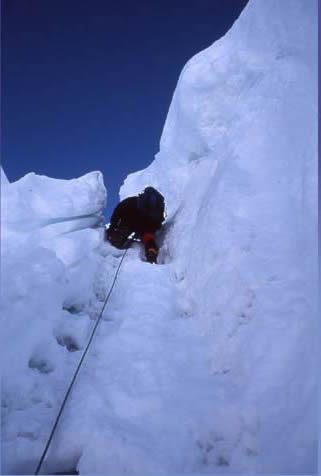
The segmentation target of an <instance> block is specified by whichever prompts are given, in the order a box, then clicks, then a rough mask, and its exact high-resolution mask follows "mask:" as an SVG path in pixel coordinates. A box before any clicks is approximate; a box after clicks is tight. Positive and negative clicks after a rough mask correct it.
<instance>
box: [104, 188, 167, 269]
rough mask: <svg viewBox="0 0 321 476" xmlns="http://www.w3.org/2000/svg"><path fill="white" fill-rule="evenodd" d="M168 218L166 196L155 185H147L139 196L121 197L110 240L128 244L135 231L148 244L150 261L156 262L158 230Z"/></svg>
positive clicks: (110, 229) (123, 245)
mask: <svg viewBox="0 0 321 476" xmlns="http://www.w3.org/2000/svg"><path fill="white" fill-rule="evenodd" d="M164 220H165V203H164V197H163V195H162V194H161V193H160V192H158V191H157V190H156V189H155V188H153V187H146V188H145V190H144V191H143V192H142V193H140V194H139V195H138V196H133V197H128V198H125V200H122V201H121V202H120V203H119V204H118V205H117V207H116V208H115V210H114V212H113V214H112V216H111V219H110V227H109V228H108V230H107V239H108V240H109V241H110V243H111V244H112V245H113V246H116V248H120V249H123V248H126V247H128V243H129V242H128V237H129V236H130V235H131V234H132V233H135V236H136V237H137V238H139V239H140V240H141V241H142V242H143V244H144V247H145V256H146V259H147V261H148V262H150V263H157V255H158V246H157V244H156V239H155V232H156V231H158V230H159V229H160V228H161V226H162V223H163V221H164Z"/></svg>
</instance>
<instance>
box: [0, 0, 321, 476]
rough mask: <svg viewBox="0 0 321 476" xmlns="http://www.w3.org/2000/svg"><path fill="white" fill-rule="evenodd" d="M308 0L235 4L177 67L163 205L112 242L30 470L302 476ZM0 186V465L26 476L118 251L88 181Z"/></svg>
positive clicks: (97, 183)
mask: <svg viewBox="0 0 321 476" xmlns="http://www.w3.org/2000/svg"><path fill="white" fill-rule="evenodd" d="M316 21H317V2H316V0H309V1H306V0H282V2H280V1H279V0H269V1H268V2H266V1H265V0H255V1H254V0H250V2H249V3H248V5H247V7H246V8H245V10H244V11H243V13H242V14H241V16H240V18H239V19H238V20H237V21H236V22H235V24H234V25H233V27H232V28H231V30H230V31H229V32H228V33H227V34H226V35H225V36H224V37H223V38H222V39H221V40H219V41H217V42H216V43H215V44H214V45H212V46H211V47H209V48H208V49H206V50H205V51H203V52H201V53H199V54H198V55H196V56H195V57H194V58H192V59H191V60H190V61H189V62H188V63H187V65H186V66H185V68H184V69H183V71H182V74H181V76H180V78H179V81H178V85H177V88H176V90H175V93H174V97H173V101H172V104H171V106H170V110H169V113H168V117H167V120H166V123H165V127H164V131H163V134H162V137H161V143H160V151H159V153H158V154H157V156H156V158H155V160H154V161H153V162H152V164H151V165H150V166H149V167H148V168H147V169H146V170H143V171H140V172H138V173H135V174H132V175H130V176H129V177H128V178H127V179H126V181H125V184H124V185H123V187H122V188H121V192H120V196H121V198H125V197H126V196H130V195H134V194H136V193H138V192H140V191H141V190H142V189H143V188H144V187H145V186H146V185H153V186H155V187H157V188H158V189H159V190H160V191H161V192H162V193H163V194H164V196H165V198H166V205H167V219H166V223H165V225H164V227H163V229H162V230H161V232H160V233H159V236H158V240H159V244H160V254H159V265H150V264H149V263H147V262H146V261H145V260H144V257H143V250H142V247H141V245H140V244H139V243H136V244H134V245H133V246H132V248H130V249H129V250H128V252H127V254H126V256H125V258H124V261H123V264H122V266H121V268H120V272H119V275H118V278H117V281H116V285H115V288H114V290H113V292H112V294H111V297H110V300H109V302H108V305H107V307H106V309H105V312H104V314H103V318H102V321H101V322H100V325H99V327H98V330H97V334H96V336H95V338H94V341H93V343H92V345H91V347H90V350H89V353H88V354H87V356H86V359H85V361H84V364H83V367H82V370H81V372H80V374H79V376H78V379H77V381H76V384H75V386H74V389H73V391H72V393H71V395H70V398H69V401H68V404H67V407H66V408H65V410H64V413H63V416H62V418H61V420H60V423H59V425H58V427H57V431H56V434H55V437H54V439H53V441H52V444H51V446H50V449H49V452H48V455H47V458H46V460H45V463H44V465H43V468H42V472H43V473H47V474H48V473H54V472H63V471H68V470H72V469H75V468H77V470H78V471H79V472H80V474H94V473H105V474H108V473H113V474H115V473H119V474H120V473H124V472H127V473H140V474H144V473H148V474H151V473H153V472H162V473H167V474H173V473H183V472H197V473H219V474H225V473H249V472H251V473H252V474H253V473H272V474H314V473H316V472H317V418H316V416H317V401H316V381H317V378H316V375H317V368H316V341H315V336H316V334H317V330H318V329H317V325H316V308H317V297H316V296H317V290H316V288H317V269H316V266H317V239H316V237H317V212H316V210H317V198H316V197H317V108H316V106H317V51H316V49H317V41H316V40H317V25H316ZM1 185H2V191H1V193H2V223H1V225H2V227H1V233H2V315H3V318H2V319H3V332H2V343H1V348H2V349H3V350H2V353H3V354H2V357H3V361H4V365H3V371H2V376H3V377H2V414H3V417H2V423H3V430H2V460H3V461H2V470H3V473H5V474H32V473H33V472H34V471H35V468H36V466H37V464H38V462H39V459H40V456H41V454H42V451H43V449H44V447H45V444H46V441H47V439H48V436H49V433H50V430H51V427H52V425H53V423H54V420H55V417H56V415H57V413H58V410H59V405H60V404H61V403H62V400H63V398H64V394H65V391H66V389H67V387H68V385H69V382H70V381H71V378H72V376H73V373H74V371H75V369H76V366H77V364H78V362H79V359H80V357H81V355H82V352H83V350H84V348H85V346H86V343H87V341H88V338H89V335H90V332H91V330H92V329H93V326H94V324H95V320H96V319H97V317H98V315H99V313H100V311H101V309H102V307H103V304H104V300H105V298H106V296H107V295H108V292H109V289H110V287H111V285H112V282H113V278H114V276H115V273H116V270H117V268H118V266H119V264H120V260H121V258H122V256H123V251H119V250H116V249H115V248H113V247H111V246H110V245H109V244H108V243H106V242H104V240H103V235H104V230H103V227H102V226H101V225H102V211H103V209H104V207H105V203H106V190H105V187H104V184H103V179H102V175H101V174H100V173H99V172H93V173H91V174H87V175H85V176H84V177H81V178H79V179H74V180H71V181H65V180H56V179H50V178H48V177H42V176H37V175H35V174H28V175H27V176H25V177H23V178H22V179H20V180H18V181H17V182H14V183H10V184H9V182H8V181H7V179H6V177H5V175H4V174H2V173H1Z"/></svg>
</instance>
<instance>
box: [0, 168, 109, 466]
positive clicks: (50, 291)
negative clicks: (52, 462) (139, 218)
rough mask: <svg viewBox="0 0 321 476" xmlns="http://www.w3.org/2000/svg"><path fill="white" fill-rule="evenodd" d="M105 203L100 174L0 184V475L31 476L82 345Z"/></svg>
mask: <svg viewBox="0 0 321 476" xmlns="http://www.w3.org/2000/svg"><path fill="white" fill-rule="evenodd" d="M105 202H106V190H105V187H104V184H103V179H102V174H101V173H100V172H92V173H90V174H87V175H85V176H83V177H80V178H79V179H73V180H58V179H52V178H49V177H45V176H39V175H36V174H34V173H30V174H28V175H26V176H25V177H22V178H21V179H20V180H18V181H16V182H13V183H9V182H7V183H3V182H2V184H1V361H2V363H3V364H2V368H1V377H2V471H3V472H4V473H11V474H13V473H14V474H18V473H19V474H26V473H28V474H33V472H34V470H35V466H36V462H37V461H38V460H39V458H40V454H41V453H40V452H41V451H42V448H43V445H44V441H45V439H46V438H47V437H48V431H49V426H50V424H52V418H53V417H52V415H53V414H57V408H58V404H60V403H61V400H60V399H61V391H60V389H65V388H66V386H67V383H68V381H69V379H70V374H71V371H72V369H73V366H74V365H75V362H76V361H77V357H76V356H75V355H74V354H73V351H74V350H76V349H81V348H82V346H83V345H84V344H85V343H86V339H87V336H88V332H89V330H90V329H91V319H92V318H93V315H92V311H93V312H94V309H92V310H91V313H89V312H88V306H89V304H90V303H91V302H92V301H95V302H96V300H97V296H96V294H95V277H96V273H97V269H98V267H99V264H100V258H99V255H98V253H97V249H98V248H99V246H100V244H101V242H102V236H103V233H102V228H99V224H100V223H101V221H102V219H103V217H102V211H103V209H104V207H105ZM76 312H77V315H75V313H76ZM89 314H90V315H89ZM72 336H73V337H72ZM68 351H69V352H68Z"/></svg>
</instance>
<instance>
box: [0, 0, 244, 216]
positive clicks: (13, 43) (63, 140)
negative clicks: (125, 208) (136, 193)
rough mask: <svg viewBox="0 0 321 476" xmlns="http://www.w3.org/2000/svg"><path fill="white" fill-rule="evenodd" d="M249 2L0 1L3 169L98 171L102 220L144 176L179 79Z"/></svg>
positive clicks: (61, 174) (13, 176)
mask: <svg viewBox="0 0 321 476" xmlns="http://www.w3.org/2000/svg"><path fill="white" fill-rule="evenodd" d="M247 1H248V0H224V1H222V0H198V1H197V0H195V1H194V0H193V1H188V0H185V1H184V2H182V1H181V2H178V1H175V0H173V1H172V2H169V1H162V2H154V1H151V0H149V1H147V0H141V1H139V0H138V1H129V0H128V1H122V0H114V1H107V0H2V47H3V50H2V165H3V167H4V170H5V172H6V174H7V176H8V178H9V180H10V181H14V180H17V179H18V178H20V177H21V176H23V175H24V174H26V173H28V172H31V171H33V172H36V173H38V174H43V175H48V176H50V177H55V178H67V179H69V178H73V177H79V176H80V175H82V174H84V173H87V172H90V171H92V170H101V171H102V172H103V173H104V178H105V184H106V186H107V188H108V194H109V203H108V207H107V211H106V217H107V218H108V217H109V215H110V213H111V211H112V209H113V207H114V206H115V205H116V203H117V202H118V191H119V187H120V185H121V183H122V182H123V180H124V178H125V177H126V176H127V175H128V173H131V172H134V171H136V170H140V169H142V168H145V167H146V166H147V165H148V164H149V163H150V162H151V161H152V160H153V157H154V155H155V153H157V152H158V147H159V139H160V136H161V132H162V128H163V125H164V122H165V118H166V114H167V111H168V108H169V105H170V102H171V98H172V95H173V92H174V89H175V86H176V83H177V80H178V76H179V74H180V71H181V70H182V68H183V66H184V64H185V63H186V61H187V60H188V59H190V58H191V57H192V56H193V55H194V54H196V53H198V52H199V51H201V50H202V49H204V48H206V47H208V46H209V45H210V44H212V43H213V42H214V41H215V40H216V39H218V38H219V37H220V36H222V35H223V34H224V33H225V32H226V31H227V30H228V29H229V27H230V26H231V24H232V23H233V22H234V20H235V19H236V18H237V17H238V16H239V14H240V12H241V11H242V9H243V8H244V6H245V5H246V3H247Z"/></svg>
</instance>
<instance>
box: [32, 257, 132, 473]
mask: <svg viewBox="0 0 321 476" xmlns="http://www.w3.org/2000/svg"><path fill="white" fill-rule="evenodd" d="M127 251H128V248H127V249H126V251H125V252H124V253H123V256H122V258H121V260H120V263H119V265H118V268H117V271H116V273H115V276H114V280H113V283H112V285H111V288H110V290H109V293H108V295H107V297H106V299H105V302H104V305H103V308H102V310H101V312H100V314H99V316H98V319H97V321H96V324H95V326H94V329H93V331H92V333H91V336H90V339H89V341H88V344H87V346H86V348H85V350H84V353H83V355H82V357H81V359H80V362H79V364H78V367H77V369H76V372H75V374H74V376H73V378H72V381H71V383H70V385H69V387H68V390H67V392H66V395H65V398H64V400H63V402H62V405H61V407H60V410H59V413H58V416H57V418H56V421H55V424H54V426H53V428H52V430H51V433H50V436H49V439H48V441H47V444H46V447H45V449H44V451H43V453H42V456H41V458H40V461H39V464H38V466H37V469H36V472H35V475H36V474H39V471H40V469H41V466H42V463H43V461H44V459H45V457H46V454H47V451H48V449H49V446H50V443H51V441H52V438H53V436H54V433H55V430H56V428H57V425H58V422H59V419H60V417H61V414H62V412H63V409H64V407H65V405H66V402H67V399H68V397H69V394H70V392H71V389H72V387H73V384H74V382H75V380H76V378H77V375H78V373H79V370H80V367H81V365H82V363H83V361H84V358H85V357H86V354H87V351H88V349H89V346H90V344H91V342H92V340H93V337H94V335H95V332H96V329H97V327H98V324H99V321H100V319H101V317H102V315H103V313H104V310H105V307H106V304H107V302H108V300H109V297H110V295H111V293H112V290H113V288H114V285H115V282H116V279H117V276H118V273H119V270H120V267H121V265H122V262H123V261H124V258H125V255H126V253H127Z"/></svg>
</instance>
